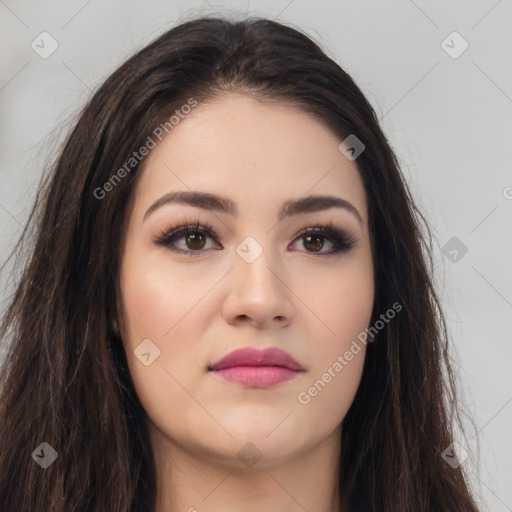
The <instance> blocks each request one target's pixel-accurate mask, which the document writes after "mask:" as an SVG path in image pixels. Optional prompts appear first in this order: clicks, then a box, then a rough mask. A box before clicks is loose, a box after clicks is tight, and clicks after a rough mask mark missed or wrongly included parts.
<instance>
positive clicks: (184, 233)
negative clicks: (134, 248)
mask: <svg viewBox="0 0 512 512" xmlns="http://www.w3.org/2000/svg"><path fill="white" fill-rule="evenodd" d="M208 238H212V239H214V240H215V241H218V237H217V235H216V234H215V231H214V230H213V228H212V226H211V225H210V224H208V223H205V224H203V225H201V224H200V223H199V221H197V222H196V224H195V225H194V224H191V225H181V226H177V227H169V228H167V229H165V230H164V231H163V232H162V233H160V235H159V236H157V238H156V240H155V242H154V243H155V244H156V245H158V246H161V247H165V248H167V249H169V250H170V251H172V252H176V253H180V254H186V255H188V256H198V255H200V254H201V253H203V252H205V251H204V250H203V249H205V248H206V249H208V247H206V245H207V239H208ZM299 239H301V240H302V245H303V247H304V248H305V249H306V252H307V253H310V254H313V255H319V256H330V255H335V254H339V253H344V252H347V251H349V250H350V249H351V248H352V247H353V246H354V245H355V243H356V242H357V240H356V239H355V238H354V237H352V236H350V235H349V234H347V233H345V232H344V231H343V230H340V229H338V228H336V227H335V226H334V224H333V222H330V223H328V224H326V225H316V226H312V227H308V228H305V229H304V230H302V231H301V232H300V233H299V235H298V236H297V237H296V238H295V241H297V240H299ZM180 240H183V242H184V245H182V246H181V248H178V247H176V244H177V242H178V241H180ZM325 240H328V243H329V244H330V245H331V246H332V249H331V250H330V251H322V249H324V247H325ZM295 241H294V243H295ZM292 245H293V244H292Z"/></svg>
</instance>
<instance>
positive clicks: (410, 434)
mask: <svg viewBox="0 0 512 512" xmlns="http://www.w3.org/2000/svg"><path fill="white" fill-rule="evenodd" d="M230 91H241V92H244V93H246V94H251V95H253V96H255V97H259V98H262V99H269V100H277V101H281V102H290V103H291V104H295V105H296V106H298V108H300V109H302V110H303V111H304V112H307V113H309V114H310V115H312V116H315V117H316V118H317V119H320V120H321V121H322V122H323V123H325V124H326V125H327V126H328V127H330V128H331V129H332V130H333V131H334V132H335V133H336V134H337V135H338V136H339V137H340V142H341V141H342V140H343V139H345V137H347V136H348V135H349V134H355V135H356V136H357V138H358V139H359V140H360V141H362V142H363V143H364V145H365V150H364V152H363V153H362V154H361V155H360V156H359V157H358V159H357V161H356V163H357V167H358V169H359V172H360V174H361V177H362V180H363V182H364V186H365V189H366V194H367V198H368V209H369V219H370V235H371V243H372V251H373V255H374V266H375V279H376V282H375V290H376V294H375V303H374V309H373V318H372V325H373V323H374V322H375V321H376V320H378V318H379V314H380V313H382V312H384V311H386V310H387V309H389V308H390V307H391V305H392V304H394V303H395V302H399V303H400V304H401V305H402V306H403V310H402V311H401V312H400V314H399V315H396V317H395V318H394V319H393V321H391V322H389V323H388V324H387V326H386V329H383V330H382V331H381V332H379V333H378V335H377V337H376V340H375V342H373V343H370V344H368V347H367V354H366V360H365V366H364V372H363V377H362V381H361V385H360V387H359V389H358V392H357V395H356V397H355V400H354V402H353V405H352V407H351V408H350V410H349V412H348V414H347V415H346V417H345V419H344V421H343V442H342V449H341V460H340V482H339V484H340V492H341V505H342V508H341V510H342V511H343V512H356V511H357V512H360V511H365V512H367V511H374V512H376V511H383V512H401V511H414V512H427V511H428V512H431V511H459V512H462V511H464V512H476V511H477V506H476V504H475V501H474V499H473V497H472V495H471V492H470V489H469V487H468V484H467V479H468V476H467V475H466V474H465V472H464V470H463V466H458V467H455V468H453V467H451V465H449V464H447V463H446V462H445V460H443V458H442V456H441V454H442V452H443V450H445V449H446V448H447V447H448V446H449V445H450V444H451V443H452V441H453V428H454V424H457V425H459V426H460V427H462V422H461V419H460V413H459V409H458V405H457V396H458V395H457V394H456V386H455V380H454V373H453V370H452V369H451V367H450V360H449V355H448V346H449V335H448V333H447V328H446V324H445V320H444V317H443V314H442V312H441V309H440V306H439V301H438V298H437V296H436V291H435V287H434V283H433V277H432V276H433V274H432V270H433V264H432V236H431V234H430V230H429V229H428V226H427V223H426V221H425V219H424V217H423V216H422V214H421V213H420V211H419V210H418V209H417V207H416V206H415V203H414V201H413V199H412V195H411V193H410V191H409V190H408V187H407V185H406V183H405V181H404V178H403V177H402V174H401V171H400V169H399V163H398V160H397V158H396V156H395V155H394V153H393V151H392V149H391V148H390V146H389V144H388V142H387V140H386V137H385V136H384V134H383V132H382V130H381V128H380V127H379V124H378V119H377V117H376V115H375V112H374V110H373V109H372V107H371V106H370V104H369V103H368V101H367V100H366V99H365V97H364V95H363V94H362V92H361V91H360V90H359V88H358V87H357V86H356V85H355V83H354V81H353V80H352V79H351V77H350V76H349V75H348V74H347V73H346V72H345V71H344V70H343V69H341V67H340V66H339V65H338V64H337V63H335V62H334V61H333V60H331V59H330V58H329V57H327V56H326V55H325V53H324V52H323V51H322V50H321V48H320V47H319V46H318V45H317V44H316V43H315V42H313V41H312V40H311V39H310V38H309V37H307V36H306V35H305V34H303V33H302V32H301V31H300V30H297V29H295V28H292V27H290V26H287V25H284V24H281V23H277V22H275V21H270V20H267V19H262V18H250V19H245V20H238V21H234V20H227V19H222V18H213V17H202V18H198V19H195V20H191V21H187V22H185V23H182V24H181V25H179V26H176V27H174V28H172V29H171V30H169V31H167V32H166V33H164V34H163V35H161V36H160V37H158V38H157V39H156V40H155V41H154V42H152V43H151V44H149V45H148V46H146V47H145V48H143V49H142V50H141V51H139V52H138V53H137V54H136V55H134V56H133V57H131V58H130V59H129V60H128V61H126V62H125V63H124V64H122V65H121V66H120V67H119V69H117V70H116V71H115V72H114V73H113V74H112V75H111V76H110V77H109V78H108V79H107V80H106V81H105V82H104V84H103V85H101V87H100V88H99V89H98V90H97V92H96V93H95V94H94V95H93V96H92V98H91V99H90V100H89V101H88V103H87V104H86V105H85V107H84V108H83V110H82V112H81V113H80V116H79V118H78V121H77V122H76V123H75V125H74V127H73V129H72V130H71V132H70V134H69V136H68V138H67V140H66V141H65V143H64V145H63V148H62V151H61V153H60V155H59V156H58V158H57V160H56V163H55V165H54V166H53V167H52V168H51V172H50V173H48V175H47V176H46V177H45V178H44V179H43V180H42V182H41V184H40V187H39V191H38V194H37V197H36V202H35V204H34V207H33V209H32V212H31V214H30V217H29V221H28V223H27V226H26V227H25V230H24V232H23V234H22V236H21V238H20V241H19V242H18V244H17V246H16V248H15V251H14V252H13V254H14V253H15V252H16V251H19V253H20V254H21V252H22V251H21V249H23V251H24V252H23V254H28V256H27V259H26V261H25V262H24V263H23V266H22V269H21V273H20V277H19V280H18V282H17V283H16V288H15V293H14V295H13V297H12V298H11V300H10V303H9V305H8V308H7V310H6V312H5V315H4V317H3V321H2V325H1V327H0V336H1V338H0V339H1V340H3V344H4V351H5V358H4V361H3V365H2V367H1V372H0V385H1V391H0V392H1V395H0V440H1V448H0V468H1V472H0V509H1V510H2V511H9V510H12V511H21V510H23V511H24V512H41V511H42V510H44V511H46V512H63V511H66V512H72V511H109V512H113V511H132V512H134V511H144V512H148V511H152V510H154V506H155V491H156V476H155V468H154V460H153V455H152V452H151V448H150V444H149V439H148V433H147V430H146V426H145V420H146V416H145V411H144V410H143V408H142V406H141V404H140V402H139V400H138V398H137V395H136V393H135V391H134V387H133V384H132V381H131V378H130V374H129V372H128V369H127V362H126V355H125V353H124V350H123V347H122V343H121V340H120V339H119V338H118V337H117V336H116V334H115V332H114V331H113V330H112V323H111V320H112V318H113V317H115V304H116V296H117V293H118V290H117V283H118V270H119V257H120V247H121V245H122V242H123V229H124V226H125V223H126V216H127V211H126V205H127V204H128V203H129V198H130V197H131V194H132V192H133V188H134V184H135V183H136V176H137V174H138V173H139V174H140V171H141V169H142V165H143V163H142V164H139V163H138V162H137V164H136V165H132V166H131V167H130V168H128V170H127V167H126V162H127V161H129V159H130V157H131V155H132V154H133V152H134V151H136V150H138V149H139V148H140V147H142V146H143V145H144V144H145V143H146V142H147V140H148V137H149V136H151V134H153V133H154V130H155V127H157V126H159V125H160V124H161V123H163V122H164V121H165V120H166V119H168V118H169V117H170V116H171V115H172V113H173V112H174V111H175V110H176V109H177V108H179V107H180V106H181V105H184V104H186V103H187V101H188V100H189V99H190V98H195V100H196V101H197V102H198V103H199V104H200V103H201V102H203V101H207V100H209V99H211V98H215V97H219V96H220V95H222V94H225V93H227V92H230ZM132 164H133V162H132ZM123 166H125V167H124V168H125V171H126V172H125V173H122V179H119V180H116V181H115V183H114V184H113V185H111V186H110V187H108V188H109V191H108V193H101V194H100V193H98V190H105V189H106V187H105V183H107V182H108V181H109V180H111V179H112V176H113V174H114V173H116V171H117V170H118V169H121V168H123ZM118 177H119V173H118ZM112 183H113V182H112V181H111V184H112ZM95 191H96V192H95ZM99 196H101V197H99ZM43 442H45V443H48V444H49V445H50V446H51V447H52V448H53V449H54V450H55V451H56V452H57V454H58V458H57V459H56V460H55V461H54V462H53V463H52V464H51V465H50V466H49V467H47V468H46V469H43V468H42V467H40V465H39V464H36V463H35V462H34V460H35V459H34V460H33V456H32V453H33V451H34V450H36V449H37V448H38V449H39V450H41V449H44V448H46V445H43V448H40V445H41V443H43ZM47 453H48V449H47Z"/></svg>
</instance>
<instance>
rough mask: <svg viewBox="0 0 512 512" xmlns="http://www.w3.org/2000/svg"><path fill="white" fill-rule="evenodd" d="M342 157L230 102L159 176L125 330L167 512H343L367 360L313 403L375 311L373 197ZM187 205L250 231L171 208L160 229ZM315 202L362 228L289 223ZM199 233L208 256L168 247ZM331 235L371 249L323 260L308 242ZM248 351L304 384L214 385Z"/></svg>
mask: <svg viewBox="0 0 512 512" xmlns="http://www.w3.org/2000/svg"><path fill="white" fill-rule="evenodd" d="M340 142H341V139H340V138H339V137H338V136H337V135H336V134H334V133H333V132H332V131H331V130H329V129H328V128H327V127H326V126H324V125H323V124H322V123H320V122H319V121H317V120H315V119H313V118H312V117H310V116H308V115H306V114H305V113H303V112H302V111H300V110H298V109H297V108H294V107H293V106H290V105H287V104H283V103H275V102H274V103H269V102H260V101H258V100H256V99H254V98H253V97H251V96H249V95H243V94H238V93H237V94H235V93H230V94H227V95H225V96H223V97H222V98H220V99H219V98H217V99H215V100H213V101H211V102H207V103H203V104H200V105H198V106H197V107H196V108H194V109H193V111H192V112H191V113H190V114H189V115H188V116H187V117H186V118H185V119H183V120H182V121H180V123H179V124H178V125H177V126H175V127H174V129H173V130H172V131H171V132H170V133H169V134H168V135H167V136H166V137H165V138H164V139H163V141H162V143H160V144H159V145H158V146H157V147H156V148H155V149H153V150H152V151H151V152H150V154H149V155H148V156H147V158H146V160H145V166H144V170H143V171H142V173H141V175H140V176H139V181H138V183H137V185H136V188H135V191H134V194H133V196H132V200H131V204H130V208H129V215H128V219H127V225H126V231H125V244H124V247H123V249H122V256H121V271H120V292H121V297H120V303H119V305H118V313H119V324H116V325H118V328H119V329H120V332H121V337H122V340H123V344H124V347H125V350H126V353H127V360H128V364H129V370H130V373H131V376H132V378H133V382H134V385H135V389H136V391H137V394H138V397H139V399H140V401H141V403H142V405H143V406H144V409H145V410H146V412H147V416H148V427H149V432H150V438H151V443H152V447H153V450H154V454H155V461H156V467H157V473H158V478H159V481H158V506H157V508H156V511H157V512H164V511H165V512H174V511H176V512H177V511H189V512H193V511H194V510H197V511H209V512H217V511H219V512H220V511H222V512H237V511H238V512H239V511H240V510H244V512H253V511H254V512H256V511H258V512H260V511H261V510H273V511H280V512H285V511H286V512H295V511H299V510H300V511H303V510H304V509H306V510H308V511H309V512H327V511H333V510H336V508H337V507H338V506H339V493H340V489H338V483H337V481H338V470H337V468H338V463H339V450H340V443H341V434H342V421H343V418H344V417H345V415H346V413H347V411H348V409H349V407H350V405H351V404H352V401H353V399H354V396H355V393H356V391H357V388H358V386H359V383H360V379H361V374H362V368H363V363H364V357H365V350H364V345H361V344H360V345H361V346H362V350H361V351H360V352H359V353H358V354H357V355H355V356H354V357H353V359H352V360H351V361H350V362H348V364H347V365H346V366H345V367H344V368H343V370H342V371H341V372H339V373H336V374H335V375H336V376H335V377H334V378H332V379H331V381H330V382H329V383H328V384H326V385H325V387H324V388H323V389H322V390H321V392H319V393H318V394H317V395H316V396H314V397H312V398H311V400H310V401H309V403H308V404H302V403H300V402H299V400H298V395H299V393H301V392H304V391H306V392H307V390H308V388H310V387H311V385H312V384H313V383H314V382H315V381H317V380H318V379H320V378H321V377H322V375H323V374H324V373H325V372H326V371H327V369H328V368H330V367H332V366H333V364H334V362H335V361H336V360H337V358H338V356H340V355H343V354H344V353H345V352H346V351H347V350H348V349H349V347H350V345H351V343H352V342H353V340H355V339H356V338H357V336H358V334H360V333H361V332H362V331H363V330H364V329H365V328H366V327H368V326H369V321H370V318H371V312H372V307H373V301H374V273H373V262H372V253H371V248H370V238H369V230H368V213H367V200H366V194H365V190H364V186H363V183H362V181H361V178H360V176H359V173H358V170H357V167H356V164H355V162H351V161H349V160H348V159H346V158H345V157H344V156H343V154H342V153H341V152H340V151H339V150H338V145H339V144H340ZM176 190H180V191H189V190H197V191H202V192H209V193H216V194H219V195H222V196H225V197H228V198H230V199H232V200H233V201H234V202H236V203H237V205H238V210H239V214H238V217H234V216H231V215H229V214H228V213H223V212H212V211H207V210H202V209H200V208H197V207H193V206H190V205H184V204H165V205H163V206H161V207H160V208H157V209H155V210H154V211H153V212H152V213H151V214H150V215H149V216H148V217H147V218H146V219H145V220H144V214H145V213H146V211H147V210H148V208H149V207H150V206H151V205H152V204H153V203H155V202H156V201H157V200H158V199H159V198H161V197H162V196H163V195H164V194H166V193H168V192H170V191H176ZM311 194H322V195H323V194H329V195H333V196H337V197H340V198H343V199H345V200H347V201H349V202H350V203H351V204H352V205H353V206H354V207H355V208H356V209H357V211H358V212H359V214H360V216H361V221H360V220H358V218H357V217H356V216H355V215H354V214H353V213H351V212H350V211H348V210H345V209H341V208H330V209H327V210H324V211H319V212H310V213H303V214H299V215H295V216H290V217H286V218H284V219H283V220H281V221H279V222H278V219H277V213H278V210H279V208H280V207H281V205H282V203H283V202H284V201H286V200H288V199H299V198H301V197H303V196H305V195H311ZM198 220H199V221H200V224H201V225H204V223H205V222H209V223H211V224H212V226H213V229H214V231H215V233H216V235H217V236H218V239H217V240H215V239H213V238H209V237H207V238H206V245H204V247H203V248H202V249H201V251H202V252H201V254H200V255H198V256H197V255H196V256H193V257H188V256H186V255H183V254H177V253H173V252H171V251H170V249H169V248H166V247H159V246H157V245H155V244H154V243H153V242H154V241H155V240H156V239H157V237H158V235H160V234H161V232H164V230H166V229H167V228H169V227H175V226H179V225H182V224H195V223H196V221H198ZM182 221H184V222H182ZM329 221H333V222H334V224H335V226H336V227H337V228H340V229H344V230H346V231H347V232H348V233H349V234H350V235H352V236H353V237H354V238H355V239H356V243H355V245H354V246H353V247H352V248H351V249H350V250H348V251H347V252H344V253H343V252H342V253H338V254H334V255H326V253H328V252H330V251H331V250H332V248H333V246H332V244H331V242H330V240H331V239H330V238H328V237H327V236H326V237H325V238H323V239H321V240H323V242H324V246H323V248H321V249H320V252H321V253H323V254H321V255H320V254H319V253H318V252H315V250H314V246H315V244H318V242H317V241H315V240H313V242H312V243H310V244H307V243H306V242H305V239H304V236H300V237H297V234H298V233H299V232H300V231H301V230H302V229H303V228H305V227H309V226H313V225H315V224H316V223H322V224H326V223H327V222H329ZM249 235H250V236H252V237H253V238H254V239H255V240H256V241H257V242H258V244H259V245H260V246H261V248H262V249H263V252H262V253H261V255H260V256H259V257H258V258H257V259H256V260H255V261H253V262H252V263H248V262H247V261H245V260H244V259H243V258H242V257H240V256H239V255H238V254H237V252H236V248H237V246H239V244H240V242H242V241H243V240H244V239H245V238H246V237H247V236H249ZM189 239H190V237H189ZM200 246H201V244H198V243H197V241H196V242H195V244H194V243H190V240H188V244H187V235H186V234H185V235H183V234H182V235H181V238H179V239H178V240H175V242H174V247H177V248H180V249H182V250H187V249H188V250H189V251H192V250H193V249H194V248H196V247H200ZM312 247H313V248H312ZM216 249H218V250H216ZM145 339H150V340H151V341H152V343H154V345H156V346H157V347H158V348H159V350H160V355H159V356H158V357H157V358H156V359H154V361H153V362H152V363H151V364H150V365H148V366H145V365H144V364H142V363H141V361H140V360H139V359H138V358H137V357H136V356H135V355H134V350H135V349H136V348H137V346H138V345H140V343H141V342H142V341H143V340H145ZM248 346H251V347H258V348H266V347H270V346H272V347H278V348H281V349H283V350H285V351H287V352H288V353H290V354H291V355H292V356H293V357H294V358H295V359H296V360H297V361H298V362H299V363H300V364H301V365H302V366H303V368H304V371H303V372H301V373H299V374H297V376H296V377H295V378H293V379H292V380H289V381H286V382H283V383H280V384H278V385H276V386H274V387H270V388H266V389H257V388H249V387H244V386H242V385H240V384H237V383H232V382H228V381H225V380H223V379H222V378H221V377H219V376H218V375H216V374H214V373H211V372H208V370H207V368H208V366H209V365H211V364H213V363H214V362H215V361H217V360H219V359H220V358H221V357H223V356H224V355H226V354H227V353H229V352H231V351H232V350H234V349H237V348H241V347H248ZM248 442H250V443H252V444H253V445H254V446H255V447H256V448H257V450H258V452H259V453H260V454H261V458H260V459H259V460H257V462H256V463H252V465H249V463H245V464H244V463H243V461H242V460H241V459H240V458H239V457H238V456H237V453H238V452H239V450H240V449H241V448H242V447H244V445H246V443H248ZM246 449H247V450H249V451H251V450H253V451H254V453H256V452H255V449H254V448H246ZM341 492H342V490H341Z"/></svg>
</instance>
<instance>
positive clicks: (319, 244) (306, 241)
mask: <svg viewBox="0 0 512 512" xmlns="http://www.w3.org/2000/svg"><path fill="white" fill-rule="evenodd" d="M312 240H316V241H317V243H316V244H314V243H311V241H312ZM308 245H309V248H311V250H312V251H313V252H317V251H319V250H320V249H321V248H322V247H323V245H324V242H323V237H321V236H313V235H307V236H305V237H304V246H305V247H306V248H308Z"/></svg>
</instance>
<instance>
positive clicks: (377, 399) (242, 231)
mask: <svg viewBox="0 0 512 512" xmlns="http://www.w3.org/2000/svg"><path fill="white" fill-rule="evenodd" d="M420 221H421V222H424V220H423V217H422V215H421V213H420V212H419V211H418V210H417V209H416V207H415V205H414V202H413V200H412V198H411V194H410V192H409V191H408V188H407V186H406V184H405V182H404V180H403V177H402V175H401V173H400V170H399V166H398V162H397V159H396V157H395V156H394V154H393V152H392V150H391V148H390V147H389V145H388V143H387V140H386V138H385V136H384V134H383V133H382V131H381V129H380V127H379V126H378V122H377V119H376V116H375V114H374V111H373V110H372V108H371V106H370V105H369V103H368V102H367V100H366V99H365V97H364V96H363V94H362V93H361V91H360V90H359V89H358V88H357V86H356V85H355V84H354V82H353V81H352V79H351V78H350V77H349V76H348V75H347V74H346V73H345V72H344V71H343V70H342V69H341V68H340V67H339V66H338V65H337V64H336V63H335V62H333V61H332V60H331V59H329V58H328V57H327V56H326V55H325V54H324V53H323V52H322V50H321V49H320V48H319V47H318V46H317V45H316V44H315V43H314V42H312V41H311V40H310V39H309V38H308V37H307V36H306V35H304V34H302V33H301V32H299V31H298V30H296V29H293V28H291V27H287V26H285V25H282V24H279V23H277V22H274V21H269V20H266V19H250V20H246V21H238V22H233V21H228V20H225V19H220V18H200V19H196V20H193V21H189V22H186V23H183V24H181V25H179V26H177V27H175V28H173V29H172V30H170V31H168V32H166V33H165V34H163V35H162V36H160V37H159V38H158V39H157V40H156V41H154V42H153V43H151V44H150V45H149V46H147V47H146V48H144V49H142V50H141V51H140V52H139V53H137V54H136V55H135V56H133V57H131V58H130V59H129V60H128V61H127V62H126V63H124V64H123V65H122V66H121V67H120V68H119V69H118V70H117V71H115V72H114V73H113V74H112V76H110V77H109V78H108V79H107V80H106V82H105V83H104V84H103V85H102V86H101V87H100V89H99V90H98V91H97V92H96V93H95V94H94V96H93V97H92V99H91V100H90V101H89V103H88V104H87V105H86V106H85V108H84V110H83V112H82V113H81V115H80V118H79V119H78V121H77V123H76V125H75V127H74V129H73V130H72V132H71V134H70V135H69V137H68V139H67V140H66V142H65V144H64V147H63V150H62V152H61V154H60V156H59V158H58V161H57V163H56V165H55V167H54V169H53V172H52V173H51V175H50V176H49V177H48V178H47V179H46V180H45V181H44V183H43V184H42V185H41V188H40V192H39V194H38V196H37V201H36V205H35V207H34V210H33V212H32V215H31V220H30V222H29V225H30V226H32V227H33V229H34V235H33V237H34V239H33V240H34V244H33V246H32V247H31V257H30V259H29V261H28V263H27V265H26V268H25V269H24V272H23V274H22V277H21V279H20V282H19V286H18V288H17V290H16V293H15V295H14V297H13V299H12V302H11V304H10V307H9V308H8V310H7V312H6V314H5V317H4V320H3V324H2V329H1V335H2V340H4V341H3V342H4V343H5V346H6V350H7V352H6V354H7V355H6V358H5V361H4V365H3V367H2V373H1V386H2V388H1V395H0V411H1V413H0V417H1V418H2V419H1V421H0V435H1V438H2V448H1V451H0V467H2V474H1V476H0V505H1V510H16V511H17V510H23V511H40V510H46V511H48V512H57V511H59V512H61V511H64V510H65V511H71V510H77V511H88V510H91V511H93V510H94V511H100V510H101V511H103V510H106V511H107V510H108V511H139V510H140V511H156V512H163V511H172V512H174V511H178V510H189V511H193V510H198V511H202V510H204V511H215V510H223V511H228V510H229V511H230V510H244V511H253V510H254V511H255V510H273V511H284V510H287V511H288V510H289V511H295V510H308V511H310V512H316V511H318V512H319V511H327V510H329V511H334V510H336V511H346V512H349V511H385V512H399V511H415V512H427V511H429V512H430V511H464V512H467V511H477V506H476V504H475V501H474V499H473V497H472V495H471V492H470V490H469V488H468V485H467V481H466V479H467V477H466V475H465V473H464V466H463V465H462V464H460V463H459V461H458V460H457V458H456V457H455V455H454V452H453V444H452V443H453V435H452V421H451V419H452V417H453V414H454V413H455V418H456V419H458V418H459V416H458V413H457V409H456V405H455V404H456V395H455V385H454V379H453V374H452V370H451V368H450V365H449V359H448V355H447V344H448V336H447V332H446V326H445V322H444V318H443V316H442V313H441V311H440V309H439V302H438V299H437V296H436V293H435V290H434V287H433V284H432V276H431V269H432V265H431V259H430V258H431V256H430V254H431V253H430V252H429V251H430V250H431V243H430V242H431V239H430V235H428V236H425V235H424V234H423V233H422V230H421V227H420ZM427 233H428V228H427ZM28 236H29V231H28V230H26V232H25V233H24V238H22V240H21V241H20V248H21V244H22V243H23V242H24V241H26V240H27V239H28ZM427 240H428V242H429V243H427ZM7 341H8V342H9V346H8V347H7ZM459 421H460V420H459ZM447 453H448V454H449V456H447V455H446V454H447ZM461 462H462V461H461Z"/></svg>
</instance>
